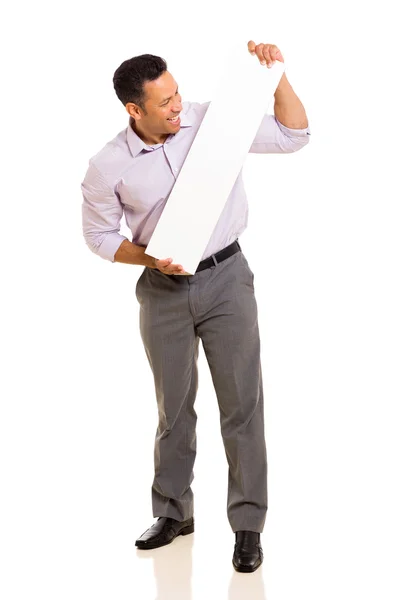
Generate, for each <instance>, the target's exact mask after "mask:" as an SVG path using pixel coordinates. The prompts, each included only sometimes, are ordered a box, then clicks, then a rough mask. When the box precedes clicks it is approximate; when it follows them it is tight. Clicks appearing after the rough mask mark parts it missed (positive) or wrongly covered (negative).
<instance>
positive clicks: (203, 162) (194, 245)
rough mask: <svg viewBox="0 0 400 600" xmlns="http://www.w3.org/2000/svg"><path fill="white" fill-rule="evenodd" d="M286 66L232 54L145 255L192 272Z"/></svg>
mask: <svg viewBox="0 0 400 600" xmlns="http://www.w3.org/2000/svg"><path fill="white" fill-rule="evenodd" d="M284 70H285V67H284V64H283V63H282V62H280V61H276V62H275V64H274V65H273V66H272V67H270V68H268V67H267V66H263V65H261V64H260V61H259V59H258V58H257V56H255V55H254V56H253V55H251V54H250V53H249V51H248V50H247V48H246V46H244V48H243V50H241V51H240V52H239V50H237V51H234V52H233V53H231V54H230V57H229V61H228V62H227V64H226V68H225V69H224V70H223V72H222V74H221V77H220V79H219V82H218V86H217V90H216V92H215V96H214V98H213V99H212V101H211V104H210V105H209V107H208V110H207V113H206V115H205V117H204V119H203V121H202V124H201V126H200V128H199V130H198V132H197V135H196V137H195V139H194V141H193V144H192V146H191V148H190V150H189V153H188V155H187V157H186V160H185V162H184V164H183V166H182V169H181V171H180V173H179V176H178V178H177V180H176V183H175V185H174V187H173V189H172V191H171V193H170V196H169V198H168V201H167V203H166V205H165V208H164V210H163V212H162V214H161V217H160V219H159V221H158V223H157V226H156V228H155V230H154V233H153V235H152V237H151V239H150V242H149V244H148V246H147V248H146V254H148V255H149V256H155V257H156V258H159V259H160V258H161V259H164V258H168V257H171V258H172V259H173V261H172V262H173V263H174V264H181V265H182V266H183V268H184V269H185V271H187V272H188V273H190V274H193V273H195V271H196V269H197V267H198V264H199V262H200V261H201V259H202V256H203V253H204V250H205V248H206V247H207V244H208V242H209V241H210V238H211V235H212V232H213V231H214V228H215V226H216V224H217V221H218V219H219V217H220V215H221V213H222V210H223V208H224V206H225V203H226V201H227V199H228V196H229V194H230V192H231V191H232V188H233V185H234V183H235V181H236V179H237V177H238V175H239V172H240V169H241V168H242V166H243V163H244V161H245V159H246V156H247V154H248V152H249V149H250V146H251V144H252V142H253V140H254V138H255V135H256V133H257V130H258V128H259V127H260V125H261V121H262V119H263V116H264V115H265V113H266V111H267V108H268V105H269V104H270V102H271V101H272V99H273V95H274V93H275V90H276V88H277V86H278V84H279V81H280V79H281V77H282V75H283V72H284Z"/></svg>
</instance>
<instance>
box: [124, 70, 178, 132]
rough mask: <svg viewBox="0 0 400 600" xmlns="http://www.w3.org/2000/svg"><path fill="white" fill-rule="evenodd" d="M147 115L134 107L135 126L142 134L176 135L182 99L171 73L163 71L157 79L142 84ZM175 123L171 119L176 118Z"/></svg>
mask: <svg viewBox="0 0 400 600" xmlns="http://www.w3.org/2000/svg"><path fill="white" fill-rule="evenodd" d="M144 92H145V94H146V100H145V103H144V106H145V108H146V112H147V114H144V112H143V110H142V109H140V108H139V107H137V106H136V105H133V104H131V107H134V111H133V113H134V119H135V125H136V127H137V128H138V130H140V131H141V132H143V133H144V134H148V135H155V136H157V135H164V134H165V135H170V134H172V133H177V132H178V131H179V129H180V126H181V120H180V117H179V116H178V115H179V113H180V112H181V110H182V102H181V100H182V97H181V95H180V94H179V93H178V84H177V83H176V81H175V79H174V78H173V77H172V75H171V73H169V72H168V71H165V72H164V73H163V74H162V75H161V76H160V77H159V78H158V79H156V80H154V81H147V82H146V83H145V84H144ZM177 116H178V119H177V121H171V118H174V117H177Z"/></svg>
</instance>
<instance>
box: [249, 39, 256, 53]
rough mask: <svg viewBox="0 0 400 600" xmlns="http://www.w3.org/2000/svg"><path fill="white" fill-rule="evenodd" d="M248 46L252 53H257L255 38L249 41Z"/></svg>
mask: <svg viewBox="0 0 400 600" xmlns="http://www.w3.org/2000/svg"><path fill="white" fill-rule="evenodd" d="M247 48H248V50H249V52H251V54H255V53H256V44H255V42H253V40H250V41H249V42H248V44H247Z"/></svg>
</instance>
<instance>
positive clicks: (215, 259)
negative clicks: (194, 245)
mask: <svg viewBox="0 0 400 600" xmlns="http://www.w3.org/2000/svg"><path fill="white" fill-rule="evenodd" d="M239 250H242V249H241V247H240V244H239V242H238V241H237V240H235V241H234V242H233V243H232V244H229V246H227V247H226V248H223V250H220V251H219V252H217V253H216V254H212V255H211V256H210V257H209V258H205V259H204V260H202V261H201V262H199V266H198V267H197V269H196V273H198V272H199V271H203V269H209V268H210V267H214V266H215V265H217V264H218V263H220V262H222V261H223V260H226V259H227V258H229V257H230V256H232V255H233V254H236V252H239Z"/></svg>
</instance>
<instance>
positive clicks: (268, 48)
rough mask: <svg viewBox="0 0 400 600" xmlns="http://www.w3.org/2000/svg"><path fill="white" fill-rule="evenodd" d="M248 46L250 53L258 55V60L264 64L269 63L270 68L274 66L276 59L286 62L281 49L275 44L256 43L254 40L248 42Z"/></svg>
mask: <svg viewBox="0 0 400 600" xmlns="http://www.w3.org/2000/svg"><path fill="white" fill-rule="evenodd" d="M247 48H248V50H249V52H250V54H253V56H254V55H256V56H257V58H258V60H259V61H260V63H261V64H262V65H267V67H268V68H270V67H272V65H273V64H274V63H275V61H276V60H279V61H280V62H284V60H283V56H282V53H281V51H280V50H279V48H278V46H275V44H257V45H256V44H255V42H253V40H250V42H249V43H248V44H247Z"/></svg>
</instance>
